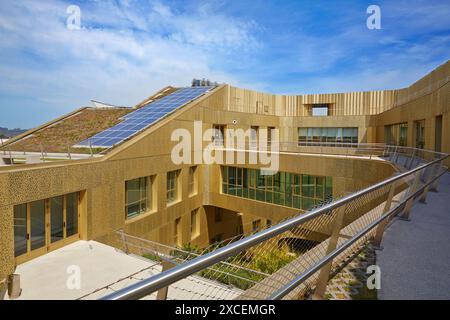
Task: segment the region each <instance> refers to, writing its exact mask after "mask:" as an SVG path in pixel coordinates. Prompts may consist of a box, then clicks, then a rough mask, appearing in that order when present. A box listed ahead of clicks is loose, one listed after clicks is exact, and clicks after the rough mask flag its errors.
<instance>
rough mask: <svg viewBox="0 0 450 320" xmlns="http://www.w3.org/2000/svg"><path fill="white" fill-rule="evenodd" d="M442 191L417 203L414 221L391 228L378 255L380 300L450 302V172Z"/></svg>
mask: <svg viewBox="0 0 450 320" xmlns="http://www.w3.org/2000/svg"><path fill="white" fill-rule="evenodd" d="M438 189H439V192H438V193H434V192H429V193H428V196H427V204H423V203H420V202H417V203H415V204H414V206H413V208H412V210H411V216H410V218H411V221H409V222H408V221H402V220H398V219H396V220H395V221H394V222H393V223H392V225H391V226H390V227H389V228H388V229H387V231H386V233H385V235H384V238H383V247H384V249H383V250H382V251H378V253H377V265H378V266H379V267H380V269H381V289H380V290H379V292H378V298H379V299H383V300H388V299H410V300H419V299H450V173H446V174H445V175H444V176H442V178H441V180H440V183H439V188H438Z"/></svg>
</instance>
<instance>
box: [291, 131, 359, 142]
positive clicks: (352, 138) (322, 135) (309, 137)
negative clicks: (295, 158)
mask: <svg viewBox="0 0 450 320" xmlns="http://www.w3.org/2000/svg"><path fill="white" fill-rule="evenodd" d="M321 143H322V144H323V143H331V144H334V143H337V144H339V143H340V144H345V143H355V144H356V143H358V128H298V145H299V146H314V145H319V144H321Z"/></svg>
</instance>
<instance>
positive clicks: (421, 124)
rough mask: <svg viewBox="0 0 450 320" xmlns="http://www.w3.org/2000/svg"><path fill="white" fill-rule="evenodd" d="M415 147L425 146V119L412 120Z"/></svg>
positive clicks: (421, 147)
mask: <svg viewBox="0 0 450 320" xmlns="http://www.w3.org/2000/svg"><path fill="white" fill-rule="evenodd" d="M414 136H415V147H416V148H419V149H423V148H425V120H417V121H414Z"/></svg>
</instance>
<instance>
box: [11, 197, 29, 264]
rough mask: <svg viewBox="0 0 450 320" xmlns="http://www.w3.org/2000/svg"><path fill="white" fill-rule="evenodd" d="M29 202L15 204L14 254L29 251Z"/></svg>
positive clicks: (17, 254) (18, 254)
mask: <svg viewBox="0 0 450 320" xmlns="http://www.w3.org/2000/svg"><path fill="white" fill-rule="evenodd" d="M27 233H28V232H27V204H26V203H24V204H19V205H17V206H14V256H16V257H17V256H20V255H22V254H24V253H27Z"/></svg>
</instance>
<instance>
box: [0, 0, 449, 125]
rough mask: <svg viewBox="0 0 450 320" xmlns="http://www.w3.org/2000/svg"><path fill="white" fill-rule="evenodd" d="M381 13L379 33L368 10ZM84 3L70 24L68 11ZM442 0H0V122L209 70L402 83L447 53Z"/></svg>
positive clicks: (297, 86)
mask: <svg viewBox="0 0 450 320" xmlns="http://www.w3.org/2000/svg"><path fill="white" fill-rule="evenodd" d="M371 4H375V5H378V6H379V7H380V8H381V30H369V29H368V28H367V27H366V19H367V17H368V16H369V15H368V14H367V13H366V9H367V7H368V6H369V5H371ZM69 5H77V6H79V7H80V9H81V29H80V30H69V29H68V28H67V27H66V21H67V18H68V16H69V14H67V12H66V10H67V7H68V6H69ZM449 17H450V4H449V2H448V1H376V2H375V1H350V0H346V1H298V0H295V1H289V0H284V1H267V0H264V1H262V0H253V1H243V0H239V1H237V0H234V1H214V0H210V1H161V0H160V1H152V0H143V1H137V0H136V1H133V0H115V1H94V0H92V1H75V0H70V1H62V0H42V1H34V0H24V1H12V0H2V1H0V39H1V41H0V74H1V77H0V126H3V127H10V128H12V127H22V128H29V127H33V126H36V125H38V124H40V123H42V122H44V121H48V120H50V119H52V118H55V117H57V116H60V115H62V114H65V113H67V112H69V111H71V110H73V109H75V108H78V107H80V106H85V105H90V100H91V99H94V100H100V101H105V102H109V103H111V104H115V105H125V106H133V105H135V104H136V103H137V102H139V101H141V100H143V99H144V98H146V97H147V96H149V95H150V94H152V93H153V92H154V91H156V90H158V89H160V88H161V87H164V86H166V85H177V86H185V85H189V83H190V80H191V79H192V78H193V77H198V78H201V77H206V78H210V79H212V80H215V81H218V82H226V83H230V84H232V85H236V86H241V87H245V88H250V89H255V90H262V91H267V92H273V93H295V94H301V93H318V92H345V91H363V90H376V89H393V88H399V87H404V86H408V85H409V84H411V83H412V82H414V81H415V80H417V79H419V78H420V77H422V76H423V75H425V74H426V73H428V72H430V71H431V70H432V69H434V68H435V67H437V66H438V65H440V64H442V63H444V62H445V61H447V60H448V59H449V56H450V55H449V53H450V19H449Z"/></svg>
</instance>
